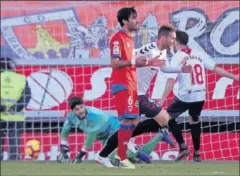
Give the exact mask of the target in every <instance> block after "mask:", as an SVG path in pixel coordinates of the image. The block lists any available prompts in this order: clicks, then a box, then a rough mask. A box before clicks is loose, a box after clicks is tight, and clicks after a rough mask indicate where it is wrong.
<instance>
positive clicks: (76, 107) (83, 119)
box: [57, 97, 159, 167]
mask: <svg viewBox="0 0 240 176" xmlns="http://www.w3.org/2000/svg"><path fill="white" fill-rule="evenodd" d="M69 106H70V108H71V110H72V111H71V112H70V113H69V114H68V116H67V118H66V120H65V122H64V125H63V128H62V131H61V144H60V150H61V153H60V154H59V156H58V158H57V160H58V162H60V163H63V162H68V160H69V146H68V134H69V132H70V130H71V128H72V127H74V126H76V127H78V128H80V129H81V130H83V131H84V132H85V133H87V139H86V141H85V142H84V145H83V147H82V149H81V150H80V151H79V153H78V155H77V156H76V157H75V158H74V159H73V163H79V162H81V161H82V158H83V157H84V155H85V154H86V153H87V152H88V150H89V149H90V148H91V147H92V145H93V143H94V141H95V139H97V140H99V141H101V142H103V143H104V142H106V141H107V139H108V138H109V137H110V136H111V135H112V134H114V133H115V132H116V131H117V130H118V129H119V126H120V123H119V121H118V120H117V119H116V118H114V117H110V116H109V115H108V114H106V113H105V112H104V111H102V110H100V109H97V108H95V107H89V106H85V105H84V101H83V99H82V98H81V97H73V98H72V99H71V100H70V101H69ZM154 139H155V140H157V141H156V142H154V144H155V145H157V143H158V142H159V140H158V139H159V138H154ZM150 145H153V142H151V143H150ZM150 147H151V148H154V147H155V146H154V147H152V146H150ZM127 153H128V157H130V158H132V157H133V156H134V157H138V158H139V159H140V160H142V161H145V162H150V159H149V157H148V155H147V154H145V153H144V152H143V151H141V150H137V156H136V153H133V152H130V151H128V152H127ZM105 160H106V161H101V162H104V164H105V165H106V166H107V167H114V166H113V165H112V164H111V162H110V160H109V159H108V158H106V159H105Z"/></svg>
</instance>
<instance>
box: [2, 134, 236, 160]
mask: <svg viewBox="0 0 240 176" xmlns="http://www.w3.org/2000/svg"><path fill="white" fill-rule="evenodd" d="M154 135H155V134H154V133H152V134H145V135H142V136H139V137H137V138H136V140H135V142H136V144H138V145H143V144H145V143H147V142H148V141H149V140H150V139H151V138H152V137H154ZM183 135H184V137H185V139H186V142H187V143H188V144H189V146H191V147H190V151H191V152H192V151H193V147H192V145H191V134H190V133H183ZM238 136H239V134H238V133H237V132H235V133H227V132H225V133H203V134H202V136H201V140H202V141H203V142H202V145H201V153H202V160H235V161H237V160H238V159H239V147H240V146H239V143H238V138H237V137H238ZM33 138H34V139H36V140H38V141H40V143H41V152H40V155H39V157H38V159H37V160H38V161H46V160H47V161H55V160H56V159H57V155H58V151H59V141H60V139H59V134H56V133H51V134H49V133H43V134H42V133H24V134H22V137H21V144H22V145H21V152H20V153H21V159H22V160H29V159H30V158H29V157H28V156H27V155H25V154H24V146H25V144H26V142H27V141H28V140H31V139H33ZM85 138H86V136H85V135H84V134H83V133H79V134H70V136H69V144H70V151H71V152H70V153H71V155H70V158H71V159H72V158H73V157H74V156H76V154H77V152H78V151H79V149H80V148H81V147H82V145H83V141H84V139H85ZM210 141H214V142H210ZM76 144H77V145H76ZM102 146H103V145H102V144H101V143H100V142H95V143H94V145H93V147H92V149H91V150H90V152H89V153H88V154H87V156H86V157H84V160H93V159H94V156H95V154H96V153H97V152H98V151H100V150H101V148H102ZM219 146H221V149H219ZM7 148H8V145H5V148H4V154H3V156H4V157H3V159H4V160H5V159H7V156H8V152H7ZM177 155H178V149H177V148H169V146H168V145H167V144H166V143H163V142H161V143H159V144H158V145H157V146H156V148H155V150H154V151H153V152H152V153H151V155H150V156H151V159H152V160H155V161H157V160H158V161H159V160H163V161H164V160H174V159H175V158H176V156H177ZM187 160H192V155H190V156H189V157H188V158H187Z"/></svg>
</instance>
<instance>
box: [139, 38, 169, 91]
mask: <svg viewBox="0 0 240 176" xmlns="http://www.w3.org/2000/svg"><path fill="white" fill-rule="evenodd" d="M135 55H136V58H137V57H139V56H147V57H148V58H149V59H153V58H155V57H156V56H158V55H159V59H164V60H167V50H162V51H160V50H159V48H158V47H157V43H156V42H153V43H149V44H147V45H144V46H142V47H141V48H139V49H136V50H135ZM166 65H168V63H167V62H166ZM158 71H160V68H159V67H152V66H148V67H138V68H137V84H138V95H146V93H147V90H148V88H149V86H150V84H151V81H152V80H153V78H154V76H155V75H156V74H157V72H158Z"/></svg>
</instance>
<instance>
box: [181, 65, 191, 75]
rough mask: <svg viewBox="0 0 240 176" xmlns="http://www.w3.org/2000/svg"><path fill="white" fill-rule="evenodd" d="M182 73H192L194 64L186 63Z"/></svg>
mask: <svg viewBox="0 0 240 176" xmlns="http://www.w3.org/2000/svg"><path fill="white" fill-rule="evenodd" d="M181 72H182V73H191V72H192V66H191V65H186V64H184V65H183V66H182V68H181Z"/></svg>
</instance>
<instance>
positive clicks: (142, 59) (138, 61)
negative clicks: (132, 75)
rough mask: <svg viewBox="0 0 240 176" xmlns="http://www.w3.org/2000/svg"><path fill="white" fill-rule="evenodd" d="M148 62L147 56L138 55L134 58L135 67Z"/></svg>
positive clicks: (142, 65)
mask: <svg viewBox="0 0 240 176" xmlns="http://www.w3.org/2000/svg"><path fill="white" fill-rule="evenodd" d="M147 63H148V57H146V56H140V57H137V58H136V64H135V65H136V67H144V66H146V64H147Z"/></svg>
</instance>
